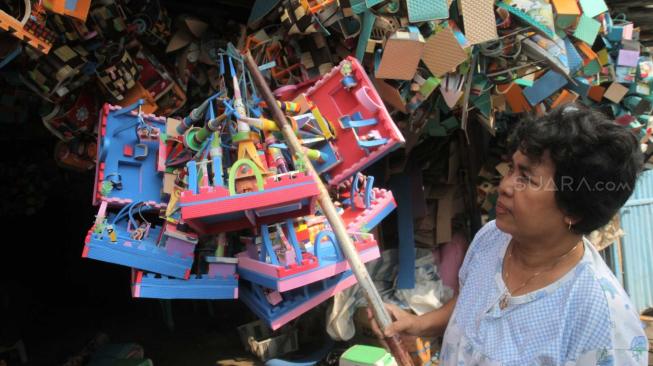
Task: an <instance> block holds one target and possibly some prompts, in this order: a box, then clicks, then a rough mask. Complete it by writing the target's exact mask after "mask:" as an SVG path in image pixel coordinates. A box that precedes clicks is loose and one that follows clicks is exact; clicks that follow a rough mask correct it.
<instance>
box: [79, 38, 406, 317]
mask: <svg viewBox="0 0 653 366" xmlns="http://www.w3.org/2000/svg"><path fill="white" fill-rule="evenodd" d="M219 57H220V60H221V73H220V75H219V78H220V83H221V85H222V87H221V90H220V91H219V92H218V93H216V94H215V95H212V96H210V97H209V98H207V99H206V100H205V101H204V102H203V103H201V104H200V105H199V106H198V107H197V108H195V109H194V110H193V111H192V112H191V113H190V114H189V115H188V116H187V117H186V118H184V119H183V120H177V119H172V118H165V117H159V116H156V115H153V114H147V113H144V112H143V110H142V106H143V101H138V102H137V103H135V104H133V105H131V106H128V107H118V106H113V105H109V104H105V105H104V107H103V108H102V112H101V122H100V123H101V125H100V132H99V134H98V141H97V146H98V164H97V170H96V179H95V193H94V195H95V196H94V203H95V204H96V205H97V206H99V210H98V214H97V216H96V218H95V223H94V224H93V226H92V227H91V228H90V229H89V231H88V235H87V237H86V243H85V246H84V250H83V254H82V256H83V257H86V258H91V259H96V260H100V261H105V262H109V263H114V264H118V265H123V266H128V267H131V268H132V271H133V276H132V284H131V286H132V295H133V297H149V298H166V299H171V298H184V299H236V298H240V299H241V300H242V301H244V302H245V303H246V304H247V305H248V306H249V307H250V308H251V309H252V310H253V311H254V312H255V313H256V314H257V315H258V316H260V317H261V318H262V319H265V320H266V321H267V322H268V323H269V324H270V326H271V327H272V328H274V329H276V328H278V327H280V326H282V325H283V324H285V323H287V322H289V321H290V320H292V319H294V318H296V317H297V316H299V315H300V314H302V313H304V312H305V311H307V310H309V309H310V308H312V307H314V306H316V305H318V304H319V303H321V302H323V301H324V300H326V299H328V298H330V297H331V296H333V295H334V294H336V293H337V292H339V291H342V290H344V289H346V288H348V287H350V286H352V285H353V284H354V283H355V282H356V280H355V278H354V277H353V275H352V274H351V272H350V271H349V265H348V263H347V260H346V258H344V257H343V255H342V252H341V249H340V247H339V246H338V243H337V240H336V239H335V235H334V234H333V232H332V231H331V230H330V227H329V224H328V222H327V221H326V219H325V217H324V216H322V215H321V213H320V207H319V206H318V205H317V204H316V197H317V195H318V189H317V184H316V181H315V179H316V177H312V176H310V175H309V174H308V173H307V172H306V170H305V169H304V167H303V166H302V164H300V163H299V161H298V160H297V159H295V157H294V156H292V155H291V154H290V153H289V151H288V148H287V147H286V144H285V143H284V139H283V136H282V135H281V134H280V133H279V131H278V128H277V125H276V123H275V122H273V121H272V120H270V119H268V118H269V113H268V110H267V106H266V104H265V103H264V102H262V101H261V99H260V98H259V97H258V96H257V91H256V89H254V88H253V86H252V83H251V76H250V75H249V73H248V72H247V70H246V69H245V68H244V67H243V60H242V58H241V57H240V54H239V53H238V52H237V51H235V50H234V49H233V47H232V46H229V47H228V49H226V50H224V53H221V54H220V56H219ZM278 103H279V105H280V106H281V107H282V110H284V111H285V113H286V115H287V116H288V118H289V120H290V121H292V125H293V127H294V129H295V133H296V134H297V136H298V137H299V138H300V139H301V142H302V144H303V147H304V148H305V153H306V155H307V156H308V157H309V158H310V159H311V161H312V163H313V164H314V166H315V168H316V170H317V172H318V174H320V177H319V178H320V179H323V180H324V182H325V183H327V184H328V186H329V187H331V188H332V189H333V192H334V199H337V201H338V203H339V208H340V209H341V215H342V218H343V220H344V222H345V224H346V226H347V229H348V231H349V233H350V235H351V237H352V238H353V240H354V242H355V245H356V248H357V249H358V251H359V254H360V256H361V258H362V260H363V262H368V261H371V260H373V259H375V258H378V257H379V255H380V253H379V247H378V244H377V242H376V240H375V237H374V235H373V234H372V233H371V230H372V229H373V228H374V227H375V226H376V225H377V224H378V223H379V222H380V221H381V220H382V219H383V218H384V217H385V216H387V215H388V214H389V213H390V212H391V211H392V210H393V209H394V208H395V206H396V204H395V201H394V199H393V197H392V193H391V192H389V191H386V190H383V189H378V188H374V187H373V183H374V179H373V177H371V176H369V177H366V176H363V175H362V174H361V173H359V172H360V171H361V170H363V169H365V168H366V167H368V166H369V165H370V164H372V163H373V162H375V161H377V160H378V159H380V158H382V157H383V156H384V155H386V154H387V153H389V152H390V151H392V150H394V149H396V148H398V147H399V146H400V145H401V144H402V143H403V141H404V140H403V137H402V135H401V133H400V132H399V130H398V129H397V128H396V126H395V125H394V123H393V122H392V119H391V118H390V116H389V115H388V112H387V110H386V108H385V106H384V105H383V103H382V102H381V99H380V97H379V95H378V94H377V92H376V90H375V89H374V87H373V86H372V84H371V82H370V80H369V79H368V77H367V74H366V73H365V71H364V69H363V68H362V67H361V66H360V64H359V63H358V61H357V60H356V59H354V58H346V59H345V60H343V61H342V62H341V63H340V64H339V65H338V66H336V67H334V68H333V70H331V72H329V73H328V74H326V75H324V76H323V77H322V78H321V79H320V80H319V81H318V82H317V83H315V85H314V86H312V87H311V88H309V89H308V90H307V91H306V92H305V93H298V94H297V95H296V96H294V97H293V98H292V100H284V101H281V100H280V101H278ZM237 248H242V251H241V250H239V249H237Z"/></svg>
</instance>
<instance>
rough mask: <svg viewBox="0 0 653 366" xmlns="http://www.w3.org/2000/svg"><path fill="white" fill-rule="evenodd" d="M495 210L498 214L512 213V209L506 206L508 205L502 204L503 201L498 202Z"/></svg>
mask: <svg viewBox="0 0 653 366" xmlns="http://www.w3.org/2000/svg"><path fill="white" fill-rule="evenodd" d="M495 211H496V213H497V215H505V214H509V213H510V210H509V209H508V208H506V206H504V205H502V204H501V202H497V206H496V208H495Z"/></svg>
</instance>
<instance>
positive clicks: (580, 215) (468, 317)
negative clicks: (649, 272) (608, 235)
mask: <svg viewBox="0 0 653 366" xmlns="http://www.w3.org/2000/svg"><path fill="white" fill-rule="evenodd" d="M511 145H512V148H511V154H512V155H511V156H512V161H511V164H510V170H509V172H508V174H507V175H506V176H504V177H503V180H502V181H501V184H500V186H499V198H498V201H497V206H496V220H495V221H492V222H490V223H488V224H487V225H485V226H484V227H483V228H481V230H480V231H479V232H478V233H477V234H476V236H475V238H474V240H473V242H472V244H471V245H470V248H469V250H468V252H467V254H466V256H465V260H464V262H463V265H462V267H461V269H460V272H459V278H460V293H459V294H458V295H457V296H456V297H454V299H453V300H451V301H450V302H449V303H447V304H446V305H445V306H443V307H442V308H440V309H438V310H435V311H433V312H431V313H427V314H424V315H422V316H416V315H412V314H409V313H407V312H405V311H403V310H401V309H399V308H398V307H396V306H392V305H388V309H389V311H390V313H391V315H392V316H393V318H394V319H396V321H394V322H393V323H392V324H391V325H390V326H388V327H387V328H386V329H385V336H392V335H394V334H397V333H399V334H407V335H416V336H427V337H429V336H439V335H442V333H444V339H443V343H442V349H441V353H440V362H441V365H456V366H458V365H461V366H462V365H647V364H648V363H647V362H648V361H647V357H648V352H647V348H648V342H647V339H646V336H645V334H644V331H643V328H642V325H641V323H640V321H639V316H638V314H637V312H636V309H635V308H634V307H633V305H632V304H631V302H630V299H629V298H628V295H626V293H625V292H624V290H623V288H622V287H621V286H620V284H619V282H618V281H617V280H616V278H615V277H614V276H613V274H612V273H611V271H610V269H609V268H608V267H607V266H606V265H605V263H604V262H603V260H602V259H601V257H600V256H599V254H598V253H597V251H596V249H594V247H593V246H592V244H591V243H590V242H589V241H588V240H587V239H586V238H585V237H584V235H587V234H589V233H590V232H592V231H593V230H595V229H598V228H600V227H602V226H603V225H605V224H606V223H607V222H608V221H609V220H610V219H611V218H612V217H613V216H614V215H615V214H616V213H617V211H618V209H619V208H620V207H621V206H622V205H623V204H624V203H625V202H626V200H627V199H628V197H629V196H630V194H631V193H632V191H633V188H634V185H635V181H636V177H637V174H638V172H639V170H640V169H641V166H642V159H641V153H640V152H639V147H638V143H637V140H636V138H635V137H634V136H633V135H632V134H631V133H630V132H629V131H628V130H627V129H626V128H624V127H621V126H618V125H616V124H614V123H613V122H611V121H609V120H608V119H607V118H606V117H605V116H604V115H602V114H600V113H599V112H596V111H591V110H588V109H585V108H583V107H581V106H579V105H576V104H571V105H567V106H565V107H562V108H559V109H556V110H553V111H551V112H550V113H549V114H547V115H545V116H542V117H539V118H536V119H532V120H527V121H524V122H523V123H521V124H520V125H519V126H517V127H516V129H515V132H514V134H513V135H512V139H511ZM377 329H378V328H377ZM445 329H446V331H445Z"/></svg>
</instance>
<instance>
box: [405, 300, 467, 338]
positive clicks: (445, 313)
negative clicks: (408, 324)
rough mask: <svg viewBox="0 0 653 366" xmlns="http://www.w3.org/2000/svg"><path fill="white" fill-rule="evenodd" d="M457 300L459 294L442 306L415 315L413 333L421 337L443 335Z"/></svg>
mask: <svg viewBox="0 0 653 366" xmlns="http://www.w3.org/2000/svg"><path fill="white" fill-rule="evenodd" d="M457 300H458V294H456V295H455V296H454V297H453V298H452V299H451V300H449V301H448V302H447V303H446V304H444V306H442V307H441V308H439V309H436V310H433V311H431V312H428V313H426V314H422V315H420V316H417V317H415V324H414V325H413V327H414V329H413V332H411V333H413V334H415V335H418V336H420V337H437V336H441V335H443V334H444V331H445V330H446V329H447V324H449V319H450V318H451V314H453V310H454V308H455V307H456V301H457Z"/></svg>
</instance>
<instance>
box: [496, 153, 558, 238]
mask: <svg viewBox="0 0 653 366" xmlns="http://www.w3.org/2000/svg"><path fill="white" fill-rule="evenodd" d="M554 175H555V165H554V163H553V161H552V160H551V157H550V155H549V152H548V151H546V152H545V153H544V154H543V155H542V158H541V161H539V162H538V161H531V160H530V159H529V158H528V157H527V156H526V155H524V154H523V153H521V152H520V151H519V150H518V151H517V152H515V153H514V154H513V155H512V162H511V168H510V170H509V172H508V174H506V176H505V177H503V179H502V180H501V184H500V185H499V198H498V200H497V207H496V214H497V219H496V224H497V227H499V229H501V230H502V231H504V232H506V233H508V234H511V235H512V236H513V237H515V238H518V239H519V238H541V237H543V236H549V235H557V233H560V232H561V231H560V230H567V226H566V224H565V215H564V214H563V213H562V211H560V209H559V208H558V206H557V204H556V202H555V189H556V187H555V183H554V182H555V181H554Z"/></svg>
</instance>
